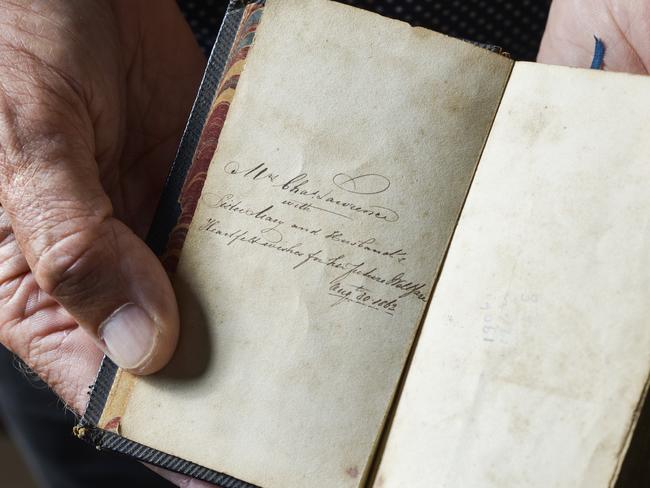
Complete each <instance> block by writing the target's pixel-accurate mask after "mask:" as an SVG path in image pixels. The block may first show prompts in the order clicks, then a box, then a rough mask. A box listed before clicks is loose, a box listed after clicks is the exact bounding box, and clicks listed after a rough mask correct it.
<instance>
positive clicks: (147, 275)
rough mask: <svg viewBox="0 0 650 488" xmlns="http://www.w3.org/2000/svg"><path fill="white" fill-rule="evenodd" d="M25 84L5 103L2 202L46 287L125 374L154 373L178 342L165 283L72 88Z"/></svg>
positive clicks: (9, 92)
mask: <svg viewBox="0 0 650 488" xmlns="http://www.w3.org/2000/svg"><path fill="white" fill-rule="evenodd" d="M21 82H22V83H23V85H21V84H20V83H16V84H13V85H11V84H10V85H9V86H7V85H6V86H5V87H4V88H5V89H4V90H3V93H2V95H3V96H2V99H1V100H0V147H1V148H2V152H1V153H0V202H1V203H2V205H3V207H4V208H5V210H6V211H7V214H8V215H9V218H10V220H11V224H12V228H13V231H14V234H15V236H16V239H17V242H18V244H19V246H20V248H21V249H22V251H23V254H24V256H25V258H26V260H27V263H28V264H29V267H30V269H31V270H32V272H33V275H34V278H35V280H36V283H37V284H38V286H39V287H40V288H41V289H42V290H43V291H45V292H46V293H48V294H49V295H51V296H52V297H53V298H54V299H56V301H57V302H58V303H60V304H61V305H62V306H63V307H64V308H65V309H66V311H67V312H68V313H69V314H70V315H71V316H72V317H73V318H74V319H75V320H76V321H77V322H78V323H79V324H80V325H81V326H82V327H83V328H84V330H86V332H88V333H89V334H90V336H91V337H92V338H93V340H94V341H95V343H96V344H97V346H99V347H100V348H101V349H102V350H103V351H104V352H105V353H106V354H107V355H108V356H110V357H111V358H112V359H113V360H114V361H115V362H116V363H117V364H118V365H119V366H121V367H122V368H125V369H127V370H130V371H132V372H135V373H140V374H146V373H151V372H154V371H156V370H158V369H160V368H162V367H163V366H164V365H165V364H166V363H167V362H168V360H169V359H170V358H171V355H172V354H173V351H174V349H175V346H176V342H177V338H178V312H177V309H176V302H175V299H174V294H173V291H172V288H171V285H170V283H169V280H168V278H167V276H166V273H165V272H164V270H163V268H162V266H161V264H160V262H159V261H158V259H157V258H156V256H155V255H154V254H153V253H152V252H151V251H150V250H149V248H148V247H147V246H146V245H145V244H144V242H142V241H141V240H140V239H139V238H138V237H137V236H136V235H135V234H134V233H133V232H132V231H131V230H130V229H129V228H128V227H126V226H125V225H124V224H122V223H121V222H120V221H118V220H117V219H115V218H113V216H112V205H111V202H110V200H109V199H108V197H107V196H106V194H105V193H104V190H103V188H102V185H101V183H100V181H99V175H98V171H97V165H96V162H95V161H94V147H93V140H94V137H93V128H92V122H91V121H90V120H89V119H88V116H87V112H86V111H85V107H84V103H83V100H81V99H80V97H79V96H78V95H77V94H76V93H75V92H74V90H72V89H69V87H68V86H67V85H66V84H65V83H61V84H57V83H56V81H52V80H48V81H46V82H43V81H39V82H38V83H36V82H35V83H34V84H31V85H30V84H29V83H27V85H28V86H25V83H26V82H25V81H24V80H21ZM47 83H49V84H47ZM16 86H18V87H19V88H18V89H16V88H15V87H16Z"/></svg>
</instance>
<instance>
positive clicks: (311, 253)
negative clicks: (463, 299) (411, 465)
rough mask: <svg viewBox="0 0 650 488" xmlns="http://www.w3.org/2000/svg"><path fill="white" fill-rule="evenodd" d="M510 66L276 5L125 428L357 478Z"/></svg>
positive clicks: (202, 459) (240, 460) (336, 9)
mask: <svg viewBox="0 0 650 488" xmlns="http://www.w3.org/2000/svg"><path fill="white" fill-rule="evenodd" d="M511 68H512V64H511V62H510V61H509V60H507V59H505V58H502V57H500V56H497V55H494V54H493V53H489V52H487V51H485V50H482V49H479V48H476V47H474V46H471V45H469V44H467V43H464V42H460V41H457V40H452V39H449V38H446V37H443V36H441V35H438V34H434V33H431V32H427V31H424V30H421V29H412V28H411V27H410V26H408V25H406V24H403V23H400V22H395V21H391V20H387V19H384V18H381V17H379V16H377V15H373V14H370V13H367V12H365V11H361V10H355V9H352V8H350V7H346V6H344V5H341V4H337V3H332V2H326V1H323V0H309V1H305V0H300V1H298V0H282V1H270V2H268V5H267V7H266V9H265V12H264V15H263V18H262V22H261V25H260V27H259V30H258V33H257V37H256V40H255V45H254V48H253V50H252V52H251V54H250V56H249V58H248V60H247V64H246V67H245V70H244V73H243V76H242V78H241V80H240V84H239V86H238V88H237V93H236V95H235V99H234V101H233V104H232V107H231V110H230V113H229V115H228V119H227V122H226V125H225V128H224V130H223V133H222V136H221V140H220V143H219V147H218V150H217V153H216V155H215V157H214V159H213V162H212V165H211V168H210V172H209V175H208V180H207V183H206V186H205V188H204V190H203V195H202V198H201V202H200V204H199V208H198V210H197V213H196V215H195V218H194V221H193V224H192V227H191V229H190V231H189V234H188V238H187V241H186V243H185V246H184V248H183V253H182V255H181V258H180V263H179V268H178V273H177V276H176V277H175V278H174V285H175V288H176V290H177V294H178V299H179V304H180V309H181V317H182V335H183V337H182V339H181V346H180V350H179V353H178V356H177V358H176V360H175V362H174V364H173V365H172V366H171V367H170V368H169V369H168V370H167V371H165V372H163V374H161V375H158V376H156V377H153V378H147V379H142V380H137V381H136V382H135V383H134V384H132V385H130V386H129V387H130V388H131V391H130V397H129V399H128V405H127V406H126V410H125V411H124V412H123V415H122V418H121V425H120V432H121V433H122V434H123V435H124V436H126V437H128V438H130V439H132V440H135V441H137V442H140V443H142V444H145V445H148V446H152V447H155V448H157V449H159V450H162V451H164V452H166V453H170V454H173V455H176V456H179V457H182V458H185V459H188V460H190V461H193V462H195V463H198V464H200V465H204V466H207V467H209V468H212V469H214V470H217V471H219V472H224V473H226V474H229V475H232V476H235V477H237V478H240V479H243V480H245V481H248V482H251V483H254V484H257V485H261V486H264V487H270V488H273V487H276V488H292V487H293V488H299V487H305V486H309V487H311V488H318V487H326V488H331V487H355V486H359V485H360V484H361V483H362V482H363V479H364V477H365V474H366V471H367V464H368V460H369V458H370V457H371V455H372V453H373V449H374V445H375V443H376V441H377V438H378V436H379V435H380V432H381V428H382V425H383V421H384V417H385V415H386V412H387V409H388V408H389V406H390V404H391V401H392V397H393V395H394V391H395V388H396V384H397V382H398V380H399V377H400V374H401V372H402V368H403V364H404V361H405V358H406V357H407V354H408V352H409V349H410V346H411V343H412V340H413V337H414V334H415V331H416V329H417V328H418V325H419V323H420V320H421V315H422V313H423V311H424V308H425V306H426V304H427V301H428V297H429V294H430V291H431V287H432V282H433V280H434V278H435V276H436V272H437V269H438V267H439V264H440V262H441V259H442V256H443V254H444V252H445V250H446V247H447V244H448V241H449V239H450V236H451V233H452V231H453V228H454V226H455V223H456V221H457V218H458V215H459V213H460V209H461V206H462V202H463V201H464V198H465V196H466V193H467V190H468V187H469V184H470V180H471V178H472V176H473V173H474V170H475V165H476V163H477V161H478V157H479V154H480V152H481V150H482V147H483V143H484V141H485V139H486V137H487V134H488V131H489V127H490V125H491V123H492V120H493V118H494V115H495V113H496V109H497V106H498V103H499V100H500V98H501V95H502V93H503V89H504V85H505V83H506V80H507V78H508V76H509V74H510V71H511ZM205 347H208V348H209V355H208V358H207V365H206V367H205V368H204V370H202V371H201V372H200V374H196V375H195V376H194V377H190V378H188V377H187V375H185V374H183V371H184V369H183V368H184V367H185V364H186V363H188V362H190V361H192V360H193V359H194V358H195V356H198V355H200V354H201V352H200V351H199V350H200V349H202V348H205ZM120 387H122V388H125V389H126V388H127V385H126V384H125V383H124V382H123V381H121V382H120V384H119V385H118V388H120ZM116 403H119V402H116Z"/></svg>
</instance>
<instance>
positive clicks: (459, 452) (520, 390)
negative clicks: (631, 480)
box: [375, 63, 650, 488]
mask: <svg viewBox="0 0 650 488" xmlns="http://www.w3.org/2000/svg"><path fill="white" fill-rule="evenodd" d="M649 113H650V79H648V78H646V77H637V76H631V75H623V74H611V73H602V72H595V71H586V70H577V69H570V68H561V67H549V66H542V65H534V64H529V63H524V64H520V63H517V64H516V65H515V68H514V71H513V74H512V77H511V79H510V82H509V84H508V88H507V90H506V94H505V95H504V99H503V102H502V105H501V107H500V108H499V113H498V115H497V118H496V121H495V125H494V128H493V130H492V133H491V134H490V138H489V140H488V143H487V146H486V148H485V153H484V154H483V157H482V158H481V162H480V163H479V166H478V170H477V174H476V179H475V181H474V183H473V185H472V188H471V190H470V193H469V196H468V200H467V203H466V206H465V208H464V210H463V213H462V216H461V219H460V222H459V225H458V228H457V230H456V233H455V235H454V239H453V242H452V244H451V247H450V251H449V255H448V258H447V260H446V262H445V265H444V268H443V270H442V274H441V276H440V281H439V282H438V285H437V288H436V291H435V294H434V298H433V300H432V303H431V308H430V309H429V312H428V315H427V317H426V320H425V324H424V326H423V331H422V335H421V337H420V341H419V343H418V347H417V351H416V354H415V357H414V361H413V363H412V367H411V369H410V371H409V376H408V380H407V383H406V385H405V389H404V392H403V395H402V397H401V400H400V404H399V408H398V412H397V415H396V418H395V422H394V424H393V428H392V430H391V434H390V437H389V440H388V444H387V446H386V450H385V452H384V457H383V461H382V466H381V469H380V472H379V474H378V477H377V481H376V483H375V486H376V487H377V488H379V487H381V488H389V487H391V488H392V487H402V486H410V487H427V488H429V487H446V488H492V487H493V488H507V487H527V488H535V487H539V488H550V487H566V488H580V487H584V488H605V487H608V486H610V481H611V480H612V479H613V478H614V477H615V473H616V470H617V469H618V465H619V463H620V461H621V457H622V456H623V455H624V452H625V448H626V444H627V441H628V434H629V431H630V429H631V426H632V425H633V423H634V421H635V419H634V414H635V409H636V407H637V405H638V403H639V401H640V399H641V398H642V397H643V392H644V387H645V385H646V381H647V378H648V372H649V370H650V327H649V326H648V325H649V322H648V321H649V318H648V317H650V300H649V298H650V232H649V231H650V191H649V188H650V138H649V137H648V134H650V118H649V117H648V114H649Z"/></svg>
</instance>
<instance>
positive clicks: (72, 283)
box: [33, 224, 115, 305]
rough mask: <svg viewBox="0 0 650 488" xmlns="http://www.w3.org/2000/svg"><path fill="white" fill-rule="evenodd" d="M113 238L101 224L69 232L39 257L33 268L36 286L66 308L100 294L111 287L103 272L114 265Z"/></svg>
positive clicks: (106, 227)
mask: <svg viewBox="0 0 650 488" xmlns="http://www.w3.org/2000/svg"><path fill="white" fill-rule="evenodd" d="M111 238H112V236H111V234H110V231H109V230H108V226H106V225H102V224H100V225H95V226H90V227H87V228H82V229H80V230H79V229H78V230H74V231H72V232H68V233H67V235H65V237H63V238H62V239H60V240H58V241H57V242H55V243H53V244H52V245H50V246H48V247H46V248H45V249H44V251H43V252H42V253H41V254H40V255H39V256H38V257H37V259H36V264H35V265H34V267H33V269H34V276H35V278H36V281H37V283H38V284H39V286H40V287H41V288H42V289H43V290H44V291H45V292H46V293H48V294H50V295H52V296H53V297H55V298H56V299H57V300H59V301H61V302H62V303H63V304H64V305H65V304H66V303H69V302H71V301H72V302H78V301H86V300H87V299H88V297H91V296H93V295H94V294H95V295H96V294H97V293H99V292H101V291H102V290H104V289H105V287H106V286H107V285H109V284H108V283H106V279H107V277H106V276H105V274H103V273H102V272H101V271H102V269H106V266H107V265H110V263H107V261H112V262H115V256H113V255H112V251H111V248H110V247H111V246H109V245H107V243H108V242H110V240H111Z"/></svg>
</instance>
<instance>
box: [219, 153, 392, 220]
mask: <svg viewBox="0 0 650 488" xmlns="http://www.w3.org/2000/svg"><path fill="white" fill-rule="evenodd" d="M224 171H225V172H226V174H228V175H231V176H239V177H241V178H244V179H248V180H250V181H252V182H256V183H263V184H267V185H270V186H271V187H272V188H274V189H276V190H279V191H282V192H284V193H285V194H286V193H289V194H291V195H293V197H294V198H295V197H300V198H302V200H303V201H302V202H301V201H298V203H299V204H301V203H302V204H303V205H304V201H305V200H307V201H308V202H307V203H313V201H316V202H319V203H318V204H312V205H308V206H306V207H304V208H303V209H304V210H307V211H308V210H311V209H317V210H321V211H324V212H329V213H331V214H333V215H339V216H340V217H341V218H348V219H353V218H354V217H355V216H361V217H367V218H372V219H377V220H381V221H384V222H389V223H391V222H397V221H399V214H398V213H397V212H396V211H395V210H393V209H391V208H388V207H385V206H382V205H376V204H366V203H362V202H359V201H353V200H348V199H347V198H345V197H341V196H340V195H337V193H336V191H335V189H338V190H342V191H343V193H348V194H353V195H365V196H368V195H378V194H380V193H383V192H385V191H387V190H388V189H389V188H390V181H389V180H388V178H386V177H385V176H381V175H375V174H367V175H360V176H355V177H351V176H347V175H342V174H337V175H335V176H334V177H333V178H332V186H331V187H324V188H322V187H320V186H318V185H316V184H314V183H313V182H312V181H311V180H310V177H309V175H308V174H307V173H300V174H297V175H295V176H292V177H289V178H283V177H282V176H280V175H279V174H277V173H273V172H271V170H270V169H269V168H268V167H267V166H266V164H264V163H260V164H257V165H254V166H251V167H245V166H243V165H241V164H240V163H239V162H237V161H231V162H229V163H228V164H226V165H225V166H224ZM285 201H292V202H295V200H286V199H285Z"/></svg>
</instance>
